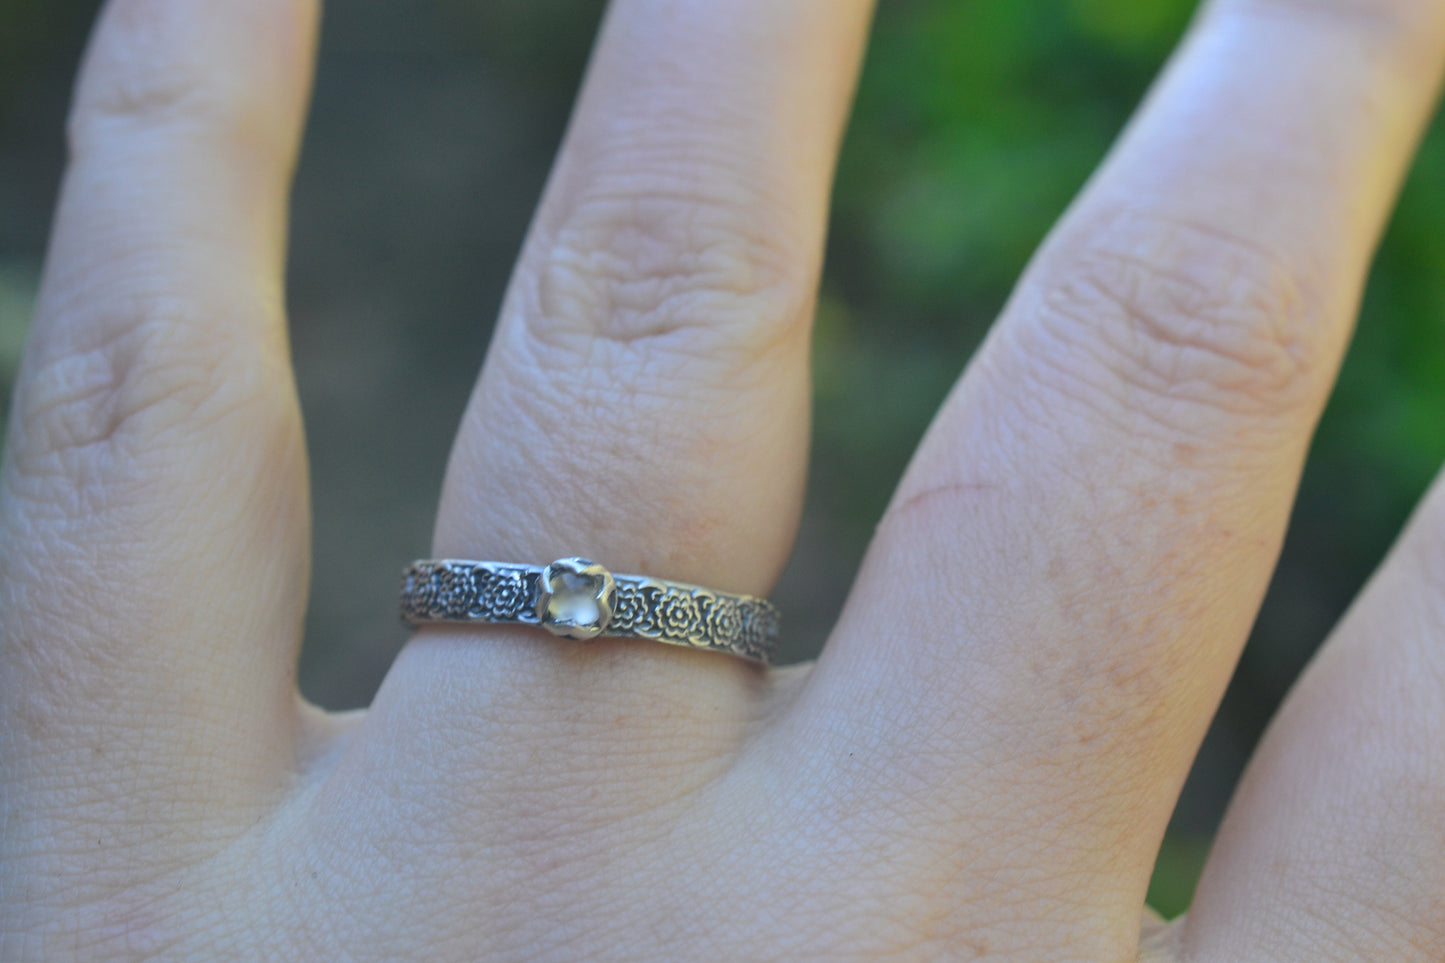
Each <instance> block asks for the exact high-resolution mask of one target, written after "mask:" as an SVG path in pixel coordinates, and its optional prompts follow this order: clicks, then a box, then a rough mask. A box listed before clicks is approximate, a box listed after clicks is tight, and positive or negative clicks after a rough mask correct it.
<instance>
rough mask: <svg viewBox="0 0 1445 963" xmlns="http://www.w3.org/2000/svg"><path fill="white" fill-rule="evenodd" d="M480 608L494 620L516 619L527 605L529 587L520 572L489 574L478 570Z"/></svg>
mask: <svg viewBox="0 0 1445 963" xmlns="http://www.w3.org/2000/svg"><path fill="white" fill-rule="evenodd" d="M476 578H477V588H478V595H479V597H480V599H481V604H480V605H479V608H481V609H482V611H483V612H485V613H486V614H487V616H488V617H489V618H492V619H515V618H516V617H517V615H518V613H519V612H520V611H521V609H522V608H523V607H524V606H525V605H526V603H527V595H528V593H527V587H526V585H525V584H523V581H522V575H521V573H520V572H515V571H512V572H488V571H487V570H486V569H482V568H478V569H477V573H476Z"/></svg>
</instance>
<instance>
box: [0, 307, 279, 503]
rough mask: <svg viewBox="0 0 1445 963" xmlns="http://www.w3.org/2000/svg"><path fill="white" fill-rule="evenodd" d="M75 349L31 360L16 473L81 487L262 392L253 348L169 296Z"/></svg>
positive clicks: (182, 438)
mask: <svg viewBox="0 0 1445 963" xmlns="http://www.w3.org/2000/svg"><path fill="white" fill-rule="evenodd" d="M97 327H98V330H99V331H100V332H101V333H99V334H98V335H97V336H96V337H94V338H93V339H91V340H90V341H89V343H87V344H85V345H83V346H81V347H78V348H76V349H74V350H64V351H59V352H56V353H55V354H54V355H53V356H51V357H48V358H43V359H40V360H39V361H38V363H37V364H36V366H35V368H34V369H33V370H32V371H31V372H29V373H28V374H27V376H26V378H25V379H24V381H23V388H22V394H21V396H20V398H19V399H18V400H19V404H18V418H17V421H16V426H17V429H18V431H17V434H18V437H17V439H16V444H15V446H14V449H13V450H14V452H15V455H16V467H17V468H18V469H19V470H20V472H21V473H22V474H23V475H26V476H38V477H40V478H42V479H45V478H55V477H61V478H67V479H70V480H71V482H72V483H73V484H75V485H77V486H79V487H81V488H86V487H89V484H90V483H91V482H92V481H95V480H97V479H98V478H101V477H109V476H112V475H114V474H115V473H117V472H120V473H126V472H128V471H129V469H130V467H133V466H134V463H135V462H136V461H137V460H138V459H143V458H145V457H147V456H148V455H151V454H153V453H155V452H158V451H160V452H164V451H167V450H170V449H172V448H176V447H179V446H182V445H184V444H185V443H186V441H187V440H189V439H191V438H194V437H196V435H197V433H202V432H205V431H207V430H208V429H210V428H213V427H214V426H216V425H217V424H219V423H221V422H223V421H225V420H227V419H228V418H229V417H230V416H231V415H233V414H234V413H236V412H238V411H240V410H241V409H243V408H248V407H250V405H251V403H252V402H253V401H254V400H256V399H257V398H258V397H260V396H261V395H262V394H263V393H264V388H263V387H262V371H261V368H262V364H261V363H260V362H258V361H256V360H248V358H255V357H256V356H257V354H258V352H255V351H249V350H246V349H244V348H242V347H241V346H240V345H238V344H237V342H238V340H239V339H238V338H237V337H235V336H232V335H230V334H228V333H227V332H226V330H225V329H227V328H228V327H229V326H224V325H211V324H202V323H200V322H199V321H198V320H197V319H196V318H194V317H192V316H191V312H189V311H187V310H186V309H185V308H183V307H180V306H178V305H176V304H173V303H146V304H144V305H140V304H137V305H132V306H131V307H130V308H129V309H127V310H126V311H125V315H124V316H123V317H114V316H113V317H110V318H107V319H106V323H104V324H102V325H98V326H97Z"/></svg>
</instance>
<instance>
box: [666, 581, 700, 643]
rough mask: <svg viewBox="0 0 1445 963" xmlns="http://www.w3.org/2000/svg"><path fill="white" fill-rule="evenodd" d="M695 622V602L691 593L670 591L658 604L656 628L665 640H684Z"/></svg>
mask: <svg viewBox="0 0 1445 963" xmlns="http://www.w3.org/2000/svg"><path fill="white" fill-rule="evenodd" d="M697 622H698V618H697V602H695V601H694V600H693V597H692V594H691V593H689V592H679V591H671V592H668V593H667V594H666V595H664V596H663V597H662V599H661V601H659V602H658V605H657V627H658V628H659V629H660V630H661V634H662V635H663V636H665V637H666V638H669V639H683V640H686V639H687V638H688V637H689V636H690V635H691V634H692V633H693V632H694V631H695V627H696V625H697Z"/></svg>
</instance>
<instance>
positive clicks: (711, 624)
mask: <svg viewBox="0 0 1445 963" xmlns="http://www.w3.org/2000/svg"><path fill="white" fill-rule="evenodd" d="M707 626H708V630H709V631H708V634H709V635H710V636H711V637H712V638H711V642H712V644H713V645H714V646H718V645H722V646H730V645H734V644H736V643H737V641H738V639H739V638H741V637H742V633H743V616H742V613H741V612H739V611H738V603H737V600H736V599H730V598H714V599H713V600H712V605H711V606H710V607H709V611H708V622H707Z"/></svg>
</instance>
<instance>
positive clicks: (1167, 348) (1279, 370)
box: [1029, 214, 1320, 422]
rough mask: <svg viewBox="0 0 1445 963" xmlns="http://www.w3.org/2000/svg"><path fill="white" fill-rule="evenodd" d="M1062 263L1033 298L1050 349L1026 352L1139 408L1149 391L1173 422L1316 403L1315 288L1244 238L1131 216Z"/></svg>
mask: <svg viewBox="0 0 1445 963" xmlns="http://www.w3.org/2000/svg"><path fill="white" fill-rule="evenodd" d="M1065 262H1066V263H1064V264H1062V265H1059V266H1058V268H1051V270H1052V271H1054V272H1055V276H1054V278H1053V280H1051V281H1049V282H1047V283H1045V284H1044V285H1043V286H1042V288H1041V290H1040V291H1039V292H1038V293H1037V295H1035V297H1036V300H1035V301H1034V302H1033V310H1034V311H1035V318H1036V321H1037V323H1036V325H1035V326H1034V328H1033V330H1034V331H1035V332H1036V335H1037V336H1038V337H1039V339H1040V341H1041V342H1042V344H1037V345H1030V346H1029V347H1030V348H1031V349H1035V350H1034V352H1033V353H1036V354H1038V355H1040V356H1042V357H1043V358H1045V359H1046V360H1049V361H1052V362H1053V365H1052V366H1053V367H1054V368H1056V369H1062V370H1063V371H1064V372H1065V373H1066V374H1067V375H1070V376H1073V377H1083V378H1085V379H1090V380H1093V381H1095V382H1096V383H1095V384H1092V385H1090V387H1091V388H1093V389H1096V390H1097V389H1099V388H1101V387H1103V388H1105V389H1106V391H1107V392H1109V393H1114V394H1119V395H1122V396H1123V397H1122V398H1120V399H1119V400H1121V401H1123V402H1125V403H1128V404H1130V405H1131V407H1133V408H1135V409H1136V410H1138V408H1139V406H1138V404H1137V397H1136V396H1137V395H1139V394H1143V395H1144V396H1146V397H1147V398H1148V399H1150V401H1151V402H1153V403H1151V404H1150V405H1149V406H1148V411H1147V413H1148V414H1150V415H1152V416H1154V417H1158V418H1161V419H1164V420H1165V421H1173V420H1174V419H1176V418H1177V419H1179V420H1180V421H1181V422H1187V421H1189V420H1191V419H1192V418H1193V416H1194V415H1196V414H1197V409H1198V408H1200V407H1205V408H1209V409H1216V410H1223V411H1226V412H1230V413H1237V414H1277V413H1280V412H1282V411H1289V410H1292V409H1294V408H1297V407H1300V406H1302V405H1304V404H1306V403H1307V402H1308V401H1309V400H1310V399H1311V398H1312V397H1313V394H1314V391H1315V389H1316V387H1317V383H1316V382H1317V379H1315V378H1314V377H1312V376H1311V375H1312V373H1313V372H1314V371H1315V369H1316V368H1317V367H1318V365H1319V359H1317V358H1316V357H1315V352H1316V350H1317V349H1316V348H1315V347H1314V345H1313V343H1312V339H1311V336H1310V328H1311V327H1312V321H1313V318H1314V314H1315V312H1316V310H1317V305H1318V303H1319V301H1320V298H1319V297H1318V296H1317V295H1316V293H1315V291H1314V287H1315V285H1314V284H1313V283H1312V282H1311V280H1310V279H1309V278H1308V277H1306V276H1305V275H1304V273H1303V272H1301V271H1300V270H1298V269H1296V268H1294V267H1292V266H1291V265H1289V264H1287V263H1285V262H1284V261H1282V260H1281V259H1280V258H1278V257H1277V256H1274V255H1272V254H1270V253H1269V252H1268V251H1265V250H1262V249H1260V248H1259V247H1257V246H1255V245H1254V244H1252V243H1250V242H1249V241H1247V240H1246V239H1244V238H1240V237H1237V236H1233V235H1230V234H1226V233H1221V232H1219V231H1217V230H1213V229H1210V228H1206V227H1201V226H1198V225H1195V224H1190V223H1185V222H1179V221H1173V220H1168V219H1166V218H1161V217H1157V216H1142V217H1141V216H1138V215H1132V214H1131V215H1126V216H1124V217H1121V218H1117V219H1114V220H1110V221H1108V222H1106V223H1105V224H1104V225H1103V226H1102V229H1101V230H1097V231H1092V232H1090V233H1089V234H1088V240H1086V241H1084V242H1083V243H1082V244H1081V245H1080V246H1077V247H1074V248H1073V249H1072V250H1070V251H1068V252H1067V253H1066V255H1065ZM1100 378H1103V379H1107V380H1106V383H1105V384H1102V385H1101V384H1099V383H1097V382H1098V380H1099V379H1100ZM1071 380H1072V379H1071Z"/></svg>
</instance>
